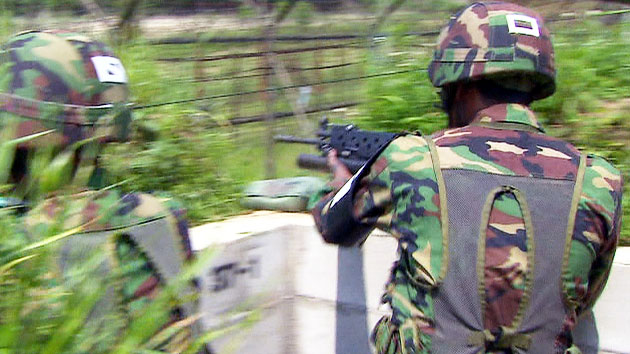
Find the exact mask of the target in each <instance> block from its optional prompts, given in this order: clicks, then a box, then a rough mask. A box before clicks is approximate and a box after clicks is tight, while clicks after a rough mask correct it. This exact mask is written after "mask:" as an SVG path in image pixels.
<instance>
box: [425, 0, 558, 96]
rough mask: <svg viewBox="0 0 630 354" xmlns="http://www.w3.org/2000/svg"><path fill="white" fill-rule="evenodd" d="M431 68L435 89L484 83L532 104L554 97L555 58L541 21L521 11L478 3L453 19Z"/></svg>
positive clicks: (548, 36)
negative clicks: (530, 98)
mask: <svg viewBox="0 0 630 354" xmlns="http://www.w3.org/2000/svg"><path fill="white" fill-rule="evenodd" d="M437 43H438V45H437V50H436V51H435V53H434V57H433V60H432V61H431V63H430V64H429V77H430V79H431V82H432V83H433V85H434V86H436V87H442V86H444V85H447V84H451V83H454V82H460V81H465V80H475V79H479V78H481V77H483V78H485V79H489V78H490V79H492V78H494V79H496V82H498V83H499V84H501V85H503V86H506V87H509V88H512V89H516V90H520V91H525V92H531V93H532V94H533V95H534V99H540V98H544V97H547V96H549V95H551V94H552V93H553V92H554V91H555V74H556V70H555V66H554V52H553V47H552V44H551V39H550V35H549V32H548V30H547V29H546V28H545V26H544V22H543V19H542V17H541V16H540V15H539V14H538V13H536V12H534V11H532V10H530V9H527V8H524V7H522V6H519V5H515V4H509V3H503V2H488V3H474V4H472V5H470V6H468V7H466V8H465V9H463V10H462V11H460V12H459V13H457V14H456V15H455V16H454V17H453V18H451V20H450V22H449V23H448V25H447V26H446V27H445V28H444V29H443V30H442V32H441V34H440V36H439V37H438V40H437Z"/></svg>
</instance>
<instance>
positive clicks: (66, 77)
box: [0, 31, 131, 147]
mask: <svg viewBox="0 0 630 354" xmlns="http://www.w3.org/2000/svg"><path fill="white" fill-rule="evenodd" d="M99 57H108V58H115V60H117V58H116V56H115V55H114V54H113V53H112V51H111V50H110V49H109V48H108V47H107V46H105V45H104V44H103V43H101V42H98V41H93V40H91V39H89V38H87V37H85V36H82V35H80V34H76V33H71V32H63V31H43V32H37V31H33V32H25V33H22V34H19V35H17V36H15V37H13V38H12V39H11V40H9V42H7V43H6V44H5V45H3V46H2V48H1V52H0V70H1V74H2V76H3V80H2V81H1V83H2V84H1V86H0V116H2V117H3V119H2V121H3V122H2V124H3V127H2V128H3V129H5V130H6V129H7V127H8V125H9V124H10V125H11V128H12V129H14V132H15V135H14V137H24V136H28V135H31V134H35V133H39V132H43V131H48V130H54V132H53V133H52V134H48V135H46V136H44V137H41V138H38V139H35V140H31V141H29V142H26V143H24V145H25V146H28V147H33V146H65V145H69V144H72V143H75V142H78V141H81V140H84V139H86V138H90V137H93V136H97V137H100V138H101V139H103V140H111V139H118V140H123V139H125V138H126V136H127V134H128V131H129V124H130V121H131V111H130V107H129V106H128V105H127V99H128V96H129V93H128V87H127V84H126V76H125V77H124V78H123V80H122V81H121V82H106V81H104V82H102V81H101V79H99V77H98V75H97V70H96V66H95V64H94V62H93V58H99ZM118 69H119V70H121V75H123V76H124V75H126V74H124V68H118ZM103 80H104V79H103Z"/></svg>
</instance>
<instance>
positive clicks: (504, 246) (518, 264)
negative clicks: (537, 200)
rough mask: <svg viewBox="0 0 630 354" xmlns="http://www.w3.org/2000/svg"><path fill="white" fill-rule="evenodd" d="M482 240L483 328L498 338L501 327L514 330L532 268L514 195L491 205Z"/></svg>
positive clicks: (522, 221) (507, 195)
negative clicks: (483, 254) (528, 272)
mask: <svg viewBox="0 0 630 354" xmlns="http://www.w3.org/2000/svg"><path fill="white" fill-rule="evenodd" d="M485 237H486V240H485V245H486V250H485V253H486V254H485V257H484V286H485V300H484V310H485V311H484V313H483V319H484V328H486V329H488V330H490V332H491V333H492V334H494V335H497V336H498V334H499V333H500V331H501V327H506V328H514V327H516V326H515V322H516V319H517V315H518V314H519V310H520V309H521V303H522V302H523V298H524V294H525V290H526V289H525V284H526V277H527V270H528V269H531V266H532V265H530V264H529V259H528V253H527V251H528V245H527V241H528V235H527V232H526V228H525V220H524V219H523V211H522V209H521V205H520V203H519V202H518V200H517V198H516V196H515V195H514V193H510V192H503V193H501V194H499V195H498V196H497V197H496V198H495V200H494V201H493V205H492V208H491V211H490V215H489V219H488V225H487V227H486V235H485Z"/></svg>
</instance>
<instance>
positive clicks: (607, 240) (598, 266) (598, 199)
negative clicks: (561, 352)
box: [572, 156, 623, 310]
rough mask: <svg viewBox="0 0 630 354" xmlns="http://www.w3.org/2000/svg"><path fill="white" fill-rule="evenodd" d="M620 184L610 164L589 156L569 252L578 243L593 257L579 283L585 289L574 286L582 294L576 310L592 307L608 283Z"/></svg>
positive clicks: (618, 220) (618, 224)
mask: <svg viewBox="0 0 630 354" xmlns="http://www.w3.org/2000/svg"><path fill="white" fill-rule="evenodd" d="M622 182H623V181H622V177H621V173H620V172H619V170H617V169H616V168H614V167H613V166H612V165H611V164H610V163H608V162H607V161H606V160H604V159H602V158H599V157H596V156H590V157H589V159H588V168H587V170H586V173H585V176H584V186H583V192H582V197H581V200H580V204H579V207H578V220H576V228H577V230H576V233H575V234H574V240H573V245H572V253H574V252H575V251H576V249H579V247H578V245H576V243H577V242H579V243H581V244H582V247H586V248H587V249H588V250H589V251H590V252H592V255H593V256H594V257H593V262H592V265H591V268H590V272H589V274H588V279H585V280H587V282H586V283H585V284H584V282H582V283H583V284H584V285H585V286H584V287H583V288H582V289H580V285H577V287H578V289H576V290H577V293H576V295H577V296H578V297H580V295H582V301H581V304H580V307H579V310H585V309H588V308H591V307H592V306H593V305H594V303H595V301H596V300H597V298H598V297H599V296H600V294H601V293H602V291H603V289H604V286H605V285H606V281H607V280H608V276H609V274H610V270H611V268H612V263H613V258H614V256H615V250H616V248H617V243H618V241H619V234H620V232H621V214H622V203H621V198H622V193H623V185H622ZM580 219H581V220H582V221H579V220H580ZM587 225H590V226H587ZM579 283H580V282H577V281H576V284H579Z"/></svg>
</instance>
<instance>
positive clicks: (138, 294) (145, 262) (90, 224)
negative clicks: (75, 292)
mask: <svg viewBox="0 0 630 354" xmlns="http://www.w3.org/2000/svg"><path fill="white" fill-rule="evenodd" d="M157 218H166V219H167V220H169V225H170V228H171V231H172V233H173V235H177V236H176V237H177V238H178V239H179V240H180V241H181V249H179V250H172V254H170V255H169V256H170V257H182V258H185V259H186V260H190V258H191V257H192V251H191V248H190V241H189V238H188V225H187V222H186V220H185V211H184V209H183V208H182V206H181V204H180V203H179V202H177V201H175V200H173V199H171V198H168V197H160V196H154V195H150V194H142V193H129V194H125V195H121V194H120V193H119V192H117V191H115V190H109V191H89V192H84V193H80V194H75V195H70V196H63V197H53V198H50V199H47V200H45V201H44V202H43V203H42V204H40V205H38V206H37V207H35V208H34V209H33V210H31V211H29V213H28V214H27V215H26V217H25V225H26V229H27V232H28V233H29V234H31V235H32V236H33V237H41V236H44V235H52V234H56V233H60V232H64V231H67V230H72V229H75V228H80V231H79V234H78V235H74V236H72V237H83V235H82V234H81V233H83V232H94V231H111V232H112V235H114V237H112V238H111V239H110V240H111V243H112V244H111V245H103V246H102V249H103V250H104V251H107V250H108V249H109V250H113V255H114V258H115V259H116V262H115V264H117V265H118V270H117V273H118V274H119V275H118V278H117V280H118V281H117V286H116V288H117V291H119V292H120V294H117V295H118V296H117V298H118V299H119V301H120V304H119V305H120V307H121V308H122V310H123V312H124V313H125V314H126V316H128V317H129V318H133V317H134V314H137V313H139V312H140V311H142V310H143V309H144V308H145V306H147V305H148V304H149V302H150V301H151V299H152V298H153V297H154V296H155V295H156V294H157V292H158V291H159V289H160V288H161V287H162V286H163V285H164V281H165V279H163V277H161V276H160V275H159V272H158V270H157V269H156V267H155V266H154V265H153V263H152V261H151V259H150V257H149V256H148V255H147V254H146V253H145V252H144V250H143V249H141V248H140V247H138V245H137V244H136V243H135V242H134V241H133V240H132V239H131V238H130V237H128V236H126V235H125V234H122V233H121V234H116V231H115V230H122V229H124V228H126V227H130V226H133V225H139V224H143V223H145V222H148V221H151V220H155V219H157ZM71 242H72V241H71ZM180 319H181V318H179V317H178V315H176V314H175V313H173V315H172V318H171V321H176V320H180ZM165 325H166V324H165ZM182 333H184V334H182ZM182 333H180V334H178V336H182V335H185V336H187V337H186V338H179V337H178V338H172V339H171V340H168V341H165V342H164V343H162V344H163V347H160V348H156V349H162V350H166V349H169V348H176V347H179V346H181V345H182V342H185V341H186V340H190V330H184V331H183V332H182ZM169 352H171V351H170V350H169Z"/></svg>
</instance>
